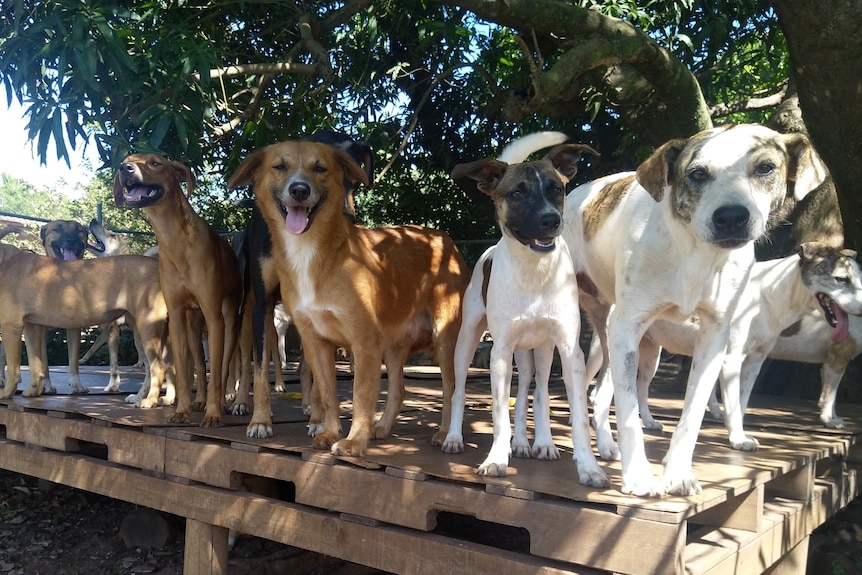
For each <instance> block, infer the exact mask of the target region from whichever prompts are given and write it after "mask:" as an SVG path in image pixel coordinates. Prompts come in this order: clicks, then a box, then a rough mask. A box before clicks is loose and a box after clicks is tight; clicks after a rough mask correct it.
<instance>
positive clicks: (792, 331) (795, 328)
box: [781, 320, 802, 337]
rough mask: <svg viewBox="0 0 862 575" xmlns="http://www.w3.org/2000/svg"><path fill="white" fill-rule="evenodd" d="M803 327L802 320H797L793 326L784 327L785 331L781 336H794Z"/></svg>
mask: <svg viewBox="0 0 862 575" xmlns="http://www.w3.org/2000/svg"><path fill="white" fill-rule="evenodd" d="M800 329H802V320H799V321H797V322H796V323H794V324H793V325H791V326H788V327H786V328H784V331H782V332H781V337H793V336H794V335H796V334H797V333H799V330H800Z"/></svg>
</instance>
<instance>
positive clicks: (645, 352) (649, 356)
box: [637, 337, 662, 430]
mask: <svg viewBox="0 0 862 575" xmlns="http://www.w3.org/2000/svg"><path fill="white" fill-rule="evenodd" d="M660 359H661V346H659V345H656V343H655V342H653V341H652V340H651V339H649V338H647V337H642V338H641V342H640V346H639V351H638V381H637V387H638V409H639V410H640V414H641V422H642V423H643V426H644V427H645V428H646V429H658V430H660V429H662V424H661V423H660V422H659V421H657V420H656V418H655V417H653V415H652V413H651V412H650V409H649V386H650V383H652V380H653V378H654V377H655V374H656V371H658V364H659V360H660Z"/></svg>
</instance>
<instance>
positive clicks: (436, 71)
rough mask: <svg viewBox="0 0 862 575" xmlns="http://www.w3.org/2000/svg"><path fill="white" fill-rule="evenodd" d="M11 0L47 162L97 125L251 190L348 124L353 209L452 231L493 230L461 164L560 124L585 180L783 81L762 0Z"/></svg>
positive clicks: (761, 98)
mask: <svg viewBox="0 0 862 575" xmlns="http://www.w3.org/2000/svg"><path fill="white" fill-rule="evenodd" d="M777 5H779V6H780V3H777ZM3 6H4V8H5V7H8V9H6V10H4V11H3V13H2V14H0V80H2V81H3V82H4V84H5V85H6V86H7V92H8V93H9V94H14V97H16V98H18V99H19V100H21V101H24V102H26V103H27V104H28V105H29V108H28V113H29V120H30V124H29V126H30V133H31V136H32V137H33V138H34V139H35V140H36V142H37V149H38V151H39V153H40V154H42V157H44V156H45V154H47V153H48V152H49V149H53V151H54V152H55V153H57V154H58V155H60V156H61V157H62V156H64V155H65V153H66V151H67V149H68V148H70V147H72V146H74V145H75V144H76V142H80V139H81V136H82V135H83V134H84V133H86V132H88V131H92V132H93V133H95V134H96V142H97V145H98V146H99V148H100V152H101V153H102V157H103V159H104V160H105V162H106V165H107V166H111V165H116V163H117V162H118V159H119V158H120V157H122V156H123V155H124V154H125V153H126V152H127V151H128V150H130V149H135V150H145V149H154V150H157V151H160V152H162V153H164V154H165V155H168V156H169V157H172V158H174V159H179V160H181V161H184V162H186V163H189V164H190V165H192V166H193V167H194V168H196V169H197V170H198V171H199V172H200V171H204V172H206V173H211V174H216V177H215V178H212V179H210V183H211V187H209V189H204V190H202V192H201V193H202V194H204V196H202V198H203V197H205V196H206V195H208V196H211V197H215V198H219V199H220V201H233V200H235V199H238V198H240V197H242V196H243V195H244V194H246V193H247V192H244V191H239V192H237V193H235V194H233V195H229V194H227V193H226V192H225V190H224V189H223V187H222V184H221V182H222V181H223V180H222V178H224V177H226V176H227V175H229V174H230V172H231V170H232V169H233V168H234V167H235V166H236V165H237V163H238V162H239V161H240V160H241V159H242V158H243V157H244V156H245V155H246V154H248V153H249V152H250V151H251V150H253V149H255V148H258V147H260V146H262V145H265V144H269V143H272V142H274V141H277V140H280V139H285V138H290V137H299V136H302V135H305V134H308V133H310V132H313V131H314V130H316V129H319V128H334V129H340V130H342V131H345V132H347V133H350V134H352V135H355V136H361V137H362V138H364V139H366V140H367V141H368V142H369V143H371V144H372V146H373V147H374V148H375V149H376V150H378V176H377V178H376V182H375V187H374V188H373V189H372V190H371V191H370V192H365V193H362V194H360V196H359V213H360V215H361V216H362V217H363V219H364V221H366V222H368V223H387V222H399V223H401V222H413V223H421V224H427V225H432V226H436V227H441V228H443V229H446V230H447V231H449V232H450V233H451V234H452V235H453V236H455V237H456V238H469V237H480V236H485V235H488V236H492V235H495V234H496V232H495V229H494V222H493V210H492V209H491V208H490V205H489V203H488V202H487V200H486V199H485V198H483V197H481V196H480V195H479V194H477V193H475V190H471V189H470V188H469V187H467V188H465V189H463V190H462V189H461V188H459V187H457V186H456V185H454V184H453V183H452V182H451V181H450V179H449V178H448V173H449V171H450V170H451V168H452V167H453V165H454V164H455V163H458V162H460V161H465V160H472V159H476V158H478V157H482V156H487V155H494V154H496V153H497V152H498V151H499V148H500V147H501V146H502V145H503V144H504V143H505V142H507V141H508V140H510V139H511V138H513V137H514V136H515V135H517V134H520V133H525V132H529V131H533V130H536V129H562V130H564V131H566V132H567V133H569V134H570V135H571V136H572V137H573V138H574V139H577V140H580V141H583V142H584V143H589V144H591V145H593V147H595V148H597V149H599V150H600V151H601V152H602V154H603V156H602V158H601V159H600V160H598V161H590V162H585V163H586V165H585V167H584V169H583V170H582V172H581V174H580V175H579V178H580V179H581V180H584V179H588V178H591V177H595V176H597V175H601V174H602V173H605V172H610V171H617V170H621V169H631V168H633V167H634V166H636V165H637V163H638V162H639V161H640V160H641V159H642V158H643V157H644V156H645V155H646V154H647V153H648V152H649V151H650V150H651V149H652V148H653V147H654V146H655V145H657V144H659V143H661V142H663V141H665V140H667V139H669V138H672V137H679V136H687V135H690V134H692V133H694V132H696V131H698V130H700V129H703V128H705V127H708V126H710V125H712V123H713V122H723V121H734V122H736V121H763V120H765V119H766V118H767V117H768V114H769V111H770V110H771V109H773V108H774V107H775V106H776V105H777V104H778V103H779V102H780V101H781V99H782V96H783V95H784V92H785V90H786V88H787V82H788V70H789V64H788V58H787V50H786V46H785V43H784V36H783V35H782V33H781V30H780V29H779V28H778V27H777V26H776V19H775V14H774V13H773V12H772V10H771V8H770V7H769V5H768V4H767V3H765V2H763V1H760V0H719V1H718V2H705V1H703V0H685V1H683V2H675V1H669V0H656V1H654V2H651V3H650V5H649V9H643V8H639V7H638V6H637V2H635V1H634V0H608V1H606V2H601V3H599V2H596V1H592V0H580V1H579V2H562V1H560V0H509V1H507V2H505V3H500V2H498V1H496V0H439V1H435V2H425V1H420V0H402V1H401V2H375V1H373V0H347V1H346V2H345V1H338V2H336V1H334V0H333V1H324V2H310V1H306V2H279V1H267V2H253V3H242V4H237V3H205V2H180V3H152V2H130V3H129V2H127V3H122V4H121V3H119V2H111V1H108V2H100V3H81V2H77V1H74V0H55V1H50V2H37V1H35V0H18V1H16V2H11V1H9V0H6V1H4V3H3ZM794 10H795V11H797V12H798V11H805V10H808V11H810V12H828V11H827V10H820V8H819V7H818V6H817V5H816V4H813V5H812V4H810V3H809V4H805V3H803V4H802V5H801V6H795V5H794ZM788 33H792V32H790V30H789V29H788ZM803 33H804V31H803ZM797 34H798V33H797ZM791 45H793V43H792V42H791ZM796 80H797V82H799V83H800V84H799V90H800V94H802V93H803V92H804V90H803V86H802V84H803V83H805V82H806V81H807V76H806V77H800V78H796ZM827 80H828V79H827ZM803 101H804V98H803ZM806 113H807V112H806ZM812 135H813V136H814V137H815V140H817V139H818V136H817V133H815V132H812ZM52 142H53V147H52V146H51V143H52ZM833 169H839V170H840V169H841V168H840V166H835V167H833ZM836 181H838V180H837V178H836ZM839 191H841V190H840V186H839ZM842 193H847V192H846V191H845V192H842ZM842 205H845V207H846V206H847V205H849V204H848V203H847V202H842ZM215 211H216V210H214V211H213V214H215ZM224 221H228V220H224Z"/></svg>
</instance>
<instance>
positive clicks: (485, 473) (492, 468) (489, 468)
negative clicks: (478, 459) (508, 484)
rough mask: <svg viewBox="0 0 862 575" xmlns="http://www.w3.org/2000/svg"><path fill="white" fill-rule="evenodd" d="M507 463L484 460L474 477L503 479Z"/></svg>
mask: <svg viewBox="0 0 862 575" xmlns="http://www.w3.org/2000/svg"><path fill="white" fill-rule="evenodd" d="M507 467H508V462H505V461H504V462H493V461H488V460H485V461H484V462H483V463H482V465H480V466H479V468H478V469H477V470H476V475H480V476H482V477H505V476H506V468H507Z"/></svg>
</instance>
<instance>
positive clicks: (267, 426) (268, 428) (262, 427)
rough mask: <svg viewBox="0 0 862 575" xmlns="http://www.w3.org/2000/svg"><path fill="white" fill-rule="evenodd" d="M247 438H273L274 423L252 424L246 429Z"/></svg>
mask: <svg viewBox="0 0 862 575" xmlns="http://www.w3.org/2000/svg"><path fill="white" fill-rule="evenodd" d="M245 435H246V437H255V438H257V439H266V438H267V437H272V423H266V422H252V423H249V424H248V427H247V428H246V429H245Z"/></svg>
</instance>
